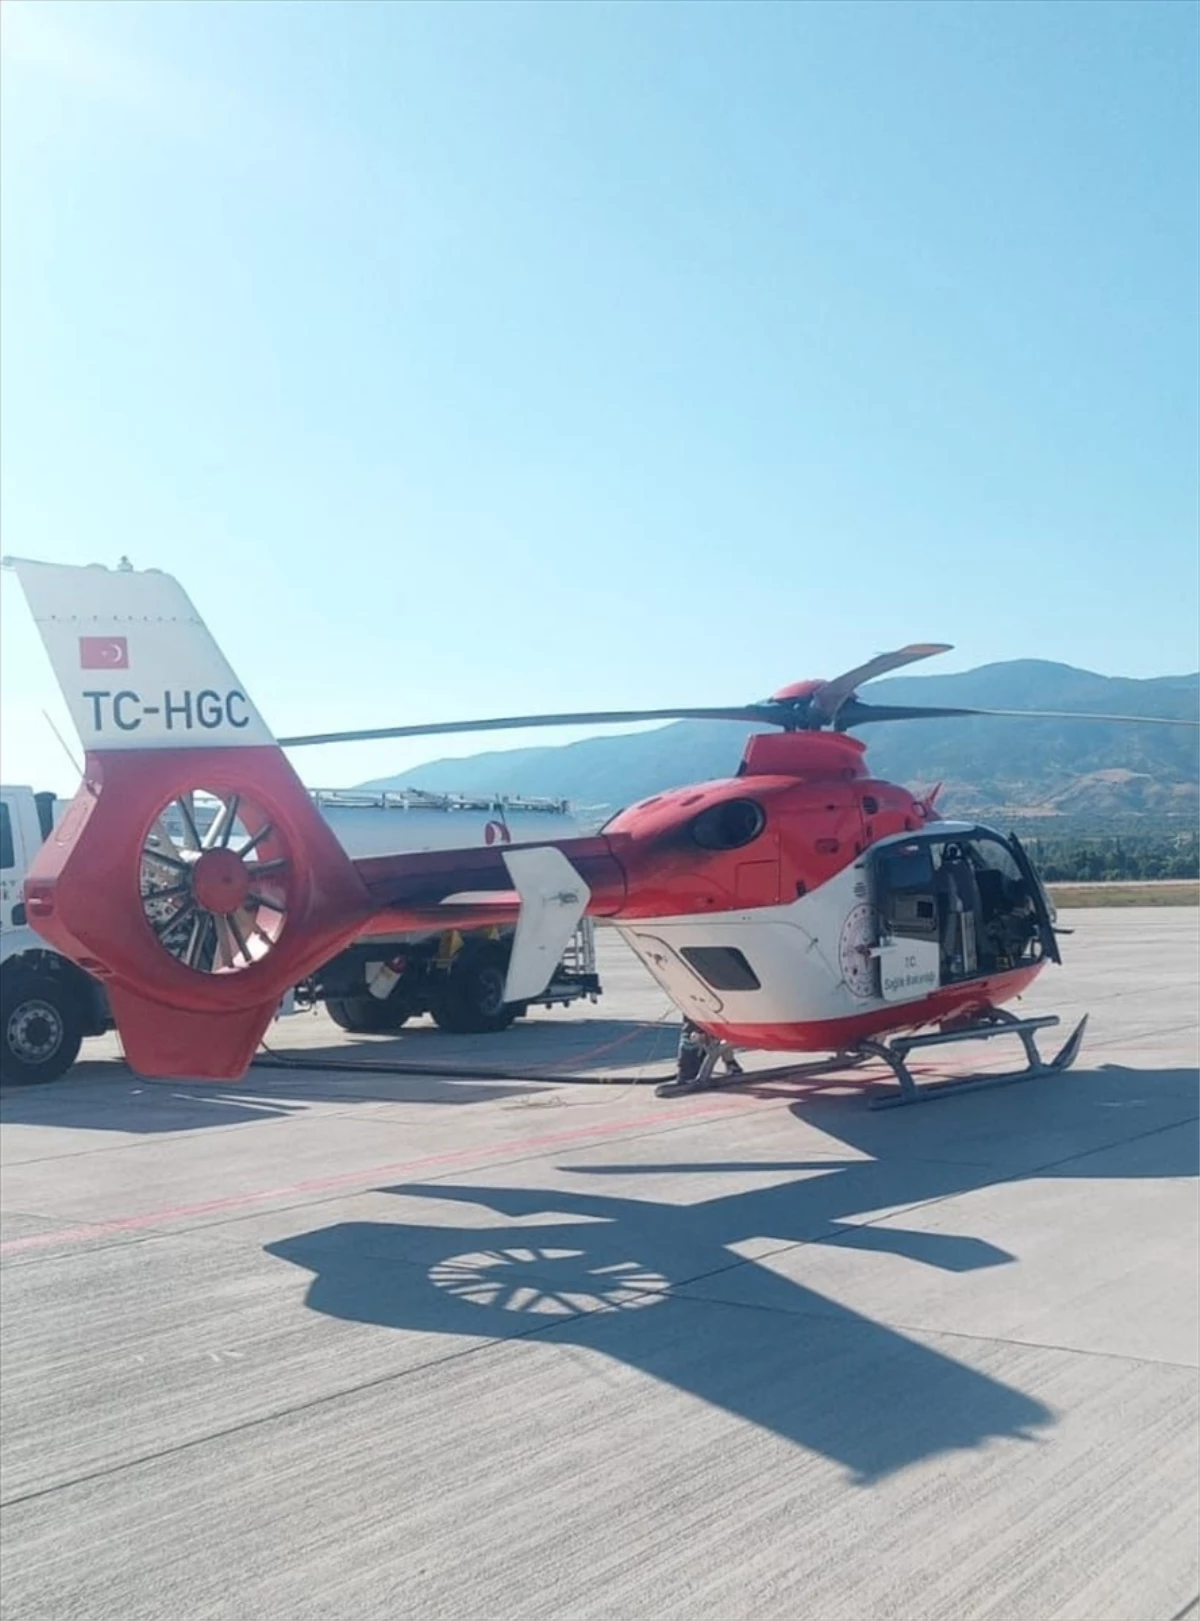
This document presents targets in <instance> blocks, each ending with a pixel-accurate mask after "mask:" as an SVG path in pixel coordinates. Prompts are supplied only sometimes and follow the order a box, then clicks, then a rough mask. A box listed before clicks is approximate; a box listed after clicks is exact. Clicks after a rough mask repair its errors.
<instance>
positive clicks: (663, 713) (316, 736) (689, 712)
mask: <svg viewBox="0 0 1200 1621" xmlns="http://www.w3.org/2000/svg"><path fill="white" fill-rule="evenodd" d="M643 720H735V721H747V722H749V723H750V724H751V725H762V724H766V725H769V726H780V725H783V724H784V722H783V721H782V720H781V718H780V715H779V711H778V710H777V709H774V708H770V707H768V706H767V705H764V704H743V705H741V706H740V707H734V708H731V709H603V710H594V711H593V710H589V711H584V712H582V713H580V714H577V715H504V716H501V717H498V718H497V719H495V720H442V721H435V722H433V723H432V724H430V725H426V726H376V727H372V728H369V729H368V730H365V731H357V732H314V733H311V734H310V735H309V736H306V737H281V738H280V739H279V743H280V746H281V747H282V748H285V749H303V748H309V747H311V746H312V745H314V744H317V743H371V742H375V741H377V740H378V739H380V738H386V737H445V736H449V735H451V734H453V733H455V732H517V731H521V730H523V729H524V728H525V727H527V726H528V727H532V726H623V725H625V724H626V723H627V722H634V721H643Z"/></svg>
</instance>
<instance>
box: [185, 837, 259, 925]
mask: <svg viewBox="0 0 1200 1621" xmlns="http://www.w3.org/2000/svg"><path fill="white" fill-rule="evenodd" d="M249 892H250V874H249V873H248V872H247V870H246V863H245V862H244V861H243V860H242V858H241V856H240V855H239V854H238V853H237V851H236V850H204V851H202V852H201V854H200V856H199V857H198V858H197V861H196V864H195V866H194V867H193V868H192V894H193V895H194V896H195V899H196V902H197V904H198V905H200V906H202V907H203V908H204V910H205V911H206V912H215V913H216V914H217V916H218V917H229V916H230V915H231V914H232V913H234V912H237V911H239V910H240V909H241V908H242V907H243V906H244V905H245V904H246V897H247V895H248V894H249Z"/></svg>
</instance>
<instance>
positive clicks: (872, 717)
mask: <svg viewBox="0 0 1200 1621" xmlns="http://www.w3.org/2000/svg"><path fill="white" fill-rule="evenodd" d="M971 715H984V716H988V717H993V718H997V719H1001V720H1099V721H1111V722H1114V723H1117V724H1120V725H1129V726H1190V727H1192V728H1193V730H1195V729H1197V728H1200V720H1175V719H1173V718H1171V717H1169V716H1166V715H1105V714H1097V713H1096V711H1095V710H1079V709H1074V710H1071V709H950V708H943V707H941V706H937V705H934V706H930V707H926V706H923V705H920V704H868V703H864V702H863V701H862V699H861V698H854V699H851V700H850V701H849V702H847V703H845V704H843V706H842V708H841V711H840V713H839V714H838V717H837V728H838V730H839V731H840V732H844V731H847V730H849V728H850V727H851V726H868V725H871V724H872V723H873V722H874V721H881V720H938V719H946V718H951V719H953V718H956V717H958V716H971Z"/></svg>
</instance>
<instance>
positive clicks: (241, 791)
mask: <svg viewBox="0 0 1200 1621" xmlns="http://www.w3.org/2000/svg"><path fill="white" fill-rule="evenodd" d="M5 563H6V566H8V567H11V568H12V569H14V570H15V572H16V574H17V576H18V578H19V580H20V583H21V585H22V588H23V590H24V593H25V596H26V598H27V600H28V602H29V605H30V608H31V610H32V613H33V617H34V619H35V622H36V623H37V626H38V629H39V631H40V633H41V636H42V639H43V642H44V644H45V646H46V649H47V652H48V654H49V657H50V660H51V663H52V665H53V668H54V670H55V674H56V677H57V679H58V681H59V684H60V686H61V688H62V691H63V695H64V697H65V699H66V702H67V704H68V707H69V709H70V711H71V714H72V718H73V720H74V723H75V725H76V728H77V730H78V731H79V734H80V738H81V740H82V742H83V744H84V748H85V751H86V752H85V764H84V771H83V781H82V783H81V785H80V787H79V789H78V791H77V793H76V795H75V798H74V800H73V801H72V803H71V805H70V806H69V807H68V809H67V811H66V813H65V815H64V817H63V819H62V821H61V822H60V824H59V826H58V827H57V829H56V830H55V832H54V833H53V835H52V836H51V837H50V838H49V839H47V841H46V843H45V844H44V845H43V847H42V849H41V851H40V853H39V855H38V858H37V860H36V861H35V863H34V865H33V867H32V868H31V871H30V873H29V876H28V878H27V880H26V885H25V903H26V909H27V914H28V917H29V921H30V923H31V924H32V926H33V927H34V928H35V929H36V930H37V931H38V932H39V933H40V934H41V935H42V936H43V937H44V938H45V939H46V940H47V941H48V942H49V943H50V944H51V945H52V946H53V947H54V949H55V950H57V951H58V952H60V953H61V954H62V955H63V956H65V957H67V958H69V959H70V960H72V961H73V962H75V963H76V964H77V965H78V966H79V967H81V968H83V969H84V970H86V971H87V972H88V973H90V974H92V975H93V976H95V977H97V978H99V979H100V980H101V981H102V982H103V983H104V985H105V987H106V990H107V992H108V997H109V1002H110V1005H111V1007H112V1011H113V1015H114V1018H115V1021H116V1024H117V1027H118V1030H119V1032H120V1035H121V1038H122V1041H123V1045H124V1048H125V1054H126V1057H127V1060H128V1061H129V1063H130V1065H131V1066H132V1068H133V1069H134V1070H135V1071H137V1072H139V1073H141V1074H143V1075H147V1076H158V1077H163V1078H187V1077H190V1078H198V1079H213V1080H231V1079H238V1078H240V1077H242V1076H243V1075H244V1074H245V1073H246V1071H247V1069H248V1067H249V1065H250V1063H251V1060H252V1059H253V1057H254V1054H255V1052H256V1050H257V1049H258V1046H259V1043H260V1041H261V1039H262V1037H263V1035H264V1033H265V1031H266V1029H267V1026H268V1025H269V1023H270V1021H271V1019H272V1017H273V1016H274V1015H275V1012H276V1010H277V1008H278V1006H279V1003H280V1001H281V998H282V997H283V996H284V995H285V994H286V992H287V991H288V990H289V989H290V987H292V986H294V985H296V984H297V983H299V982H300V981H301V980H303V979H304V978H305V976H306V975H308V974H310V973H312V972H314V971H315V970H316V969H317V968H319V967H320V966H321V965H322V964H323V963H325V962H327V961H328V960H329V959H330V958H331V957H333V956H334V955H335V954H336V953H337V952H338V951H339V950H341V949H342V948H343V947H344V946H345V945H347V944H348V943H349V942H350V941H352V940H362V939H364V938H369V937H373V936H379V937H386V936H394V935H395V934H397V933H404V932H410V931H411V932H415V931H419V930H424V929H428V930H431V931H432V930H443V929H463V930H467V929H480V928H485V927H492V926H498V925H502V926H508V927H512V926H513V925H514V924H515V935H514V942H513V950H512V955H511V958H510V961H509V965H508V976H507V980H506V984H505V999H506V1001H509V1002H517V1001H521V1000H529V999H532V998H534V997H535V996H536V995H537V994H538V992H539V991H540V990H542V989H544V986H545V983H546V981H547V979H548V977H549V974H550V972H551V971H552V968H553V965H554V964H555V963H556V962H557V960H558V957H559V954H560V952H561V950H562V948H563V946H564V945H565V943H566V941H567V940H568V939H569V938H570V936H571V934H572V933H573V931H574V930H575V928H576V927H577V926H578V924H579V921H580V920H581V918H583V917H584V916H585V915H587V916H590V917H592V918H594V919H596V920H597V921H598V922H600V923H603V924H608V925H611V926H613V927H615V928H616V929H617V930H618V931H619V933H620V934H621V936H622V937H623V938H624V940H625V941H626V942H627V944H628V945H629V946H630V947H631V948H632V950H633V951H634V952H635V954H636V955H637V956H638V958H639V959H640V960H641V962H642V963H643V964H644V965H645V966H646V968H647V969H648V970H649V972H650V974H651V975H652V976H653V977H654V979H655V980H656V981H657V982H658V984H659V985H660V986H661V987H662V989H663V990H664V991H665V992H666V994H667V995H668V996H669V998H670V999H671V1001H672V1002H673V1003H674V1004H675V1006H676V1007H677V1008H678V1009H679V1011H680V1013H681V1015H682V1027H681V1036H680V1044H679V1054H678V1060H677V1066H676V1074H675V1076H674V1078H673V1079H672V1080H669V1081H666V1082H664V1083H663V1084H662V1085H660V1086H659V1088H658V1090H659V1093H660V1095H663V1096H671V1095H676V1094H679V1093H687V1092H690V1091H694V1090H698V1089H703V1088H706V1087H710V1086H715V1085H725V1084H737V1083H738V1082H739V1081H740V1080H741V1079H742V1068H741V1064H740V1062H739V1059H738V1054H739V1053H740V1052H745V1051H758V1052H767V1053H786V1054H789V1055H795V1054H801V1055H806V1054H812V1055H823V1056H820V1057H814V1059H813V1060H812V1061H811V1062H806V1063H804V1064H803V1065H800V1066H795V1067H796V1069H797V1072H798V1073H801V1072H802V1073H804V1074H806V1075H814V1076H821V1075H824V1074H837V1073H841V1072H843V1071H845V1072H853V1071H854V1070H855V1069H857V1068H860V1067H862V1066H864V1065H868V1064H871V1063H874V1064H876V1065H878V1063H880V1062H882V1063H884V1064H885V1065H886V1066H887V1067H888V1069H889V1070H890V1071H891V1074H892V1076H893V1077H894V1079H895V1081H896V1082H897V1087H896V1089H895V1090H894V1091H892V1092H891V1093H890V1094H889V1096H888V1097H886V1098H884V1099H883V1100H882V1101H885V1102H900V1103H906V1102H914V1101H918V1100H919V1099H923V1098H925V1097H927V1096H933V1095H938V1094H939V1092H940V1091H941V1090H948V1089H952V1088H958V1087H963V1086H971V1085H987V1084H997V1083H999V1082H1003V1081H1008V1080H1015V1079H1023V1078H1026V1077H1029V1076H1034V1075H1041V1074H1046V1073H1050V1072H1055V1071H1061V1070H1063V1069H1066V1068H1067V1067H1068V1066H1069V1065H1070V1064H1071V1063H1072V1062H1073V1061H1074V1059H1075V1057H1076V1056H1077V1054H1078V1052H1079V1049H1080V1045H1081V1042H1082V1039H1083V1035H1084V1027H1085V1025H1086V1022H1087V1021H1086V1016H1085V1018H1084V1019H1083V1020H1082V1021H1081V1022H1080V1024H1079V1025H1078V1026H1077V1027H1076V1028H1075V1030H1074V1031H1073V1032H1072V1033H1071V1035H1070V1037H1069V1038H1068V1040H1067V1042H1066V1044H1065V1045H1064V1046H1063V1047H1062V1049H1061V1050H1060V1051H1059V1052H1058V1054H1057V1055H1056V1056H1055V1057H1054V1058H1053V1059H1051V1060H1049V1061H1044V1060H1043V1059H1042V1058H1041V1056H1040V1054H1039V1052H1038V1049H1037V1044H1036V1038H1037V1035H1038V1032H1039V1031H1040V1030H1042V1029H1043V1028H1047V1027H1049V1026H1052V1025H1056V1024H1058V1022H1059V1021H1058V1019H1057V1017H1055V1016H1052V1015H1042V1016H1040V1017H1037V1018H1019V1017H1017V1016H1016V1015H1015V1014H1014V1013H1013V1012H1012V1011H1010V1010H1009V1009H1008V1007H1007V1004H1008V1003H1011V1002H1012V1001H1014V1000H1015V999H1017V998H1018V997H1020V996H1021V995H1022V994H1023V993H1024V992H1025V991H1026V990H1028V988H1029V987H1030V985H1031V984H1032V983H1033V981H1034V980H1035V979H1036V978H1037V976H1038V975H1039V974H1040V973H1041V972H1042V970H1043V969H1044V968H1045V967H1046V965H1047V964H1049V963H1058V962H1061V952H1060V948H1059V943H1058V941H1059V932H1060V931H1059V930H1058V928H1057V925H1056V918H1055V913H1054V908H1053V906H1052V904H1051V901H1050V899H1049V896H1048V894H1047V891H1046V889H1045V886H1044V885H1043V883H1042V881H1041V879H1040V877H1039V875H1038V873H1037V872H1036V870H1035V868H1034V865H1033V863H1032V862H1031V860H1030V858H1029V856H1028V854H1027V852H1026V851H1025V849H1024V847H1023V846H1022V844H1021V842H1020V840H1019V839H1018V838H1016V837H1015V836H1014V835H1005V834H1002V833H1000V832H998V831H996V830H994V829H992V828H989V827H986V826H984V825H982V824H976V823H971V822H955V821H948V820H944V819H943V818H942V817H941V816H940V815H939V812H938V810H937V806H936V793H929V794H926V795H925V796H924V797H918V796H917V795H915V794H914V793H912V792H911V791H910V790H909V789H907V788H904V787H900V786H898V785H897V784H895V783H890V782H886V781H883V780H881V779H879V778H876V777H875V776H873V775H872V774H871V772H870V770H869V768H868V765H867V761H866V749H865V745H864V744H863V743H862V742H861V741H860V740H859V739H858V738H856V737H854V736H852V735H851V733H852V731H853V730H854V729H855V728H857V727H859V726H864V725H868V724H876V723H883V722H898V721H904V720H912V719H918V718H929V717H937V716H944V717H952V716H978V715H1017V716H1019V717H1021V718H1024V719H1030V718H1047V717H1049V716H1054V717H1056V718H1070V719H1080V720H1096V721H1122V722H1127V723H1130V724H1138V725H1184V726H1191V727H1193V728H1194V727H1196V726H1197V725H1198V724H1200V722H1193V721H1190V720H1164V719H1158V718H1150V717H1142V716H1128V715H1119V716H1114V715H1096V714H1094V713H1086V714H1079V715H1066V714H1064V713H1063V712H1060V711H1027V710H1019V711H1009V710H981V709H966V708H947V707H937V706H932V707H921V706H913V705H903V706H898V705H888V704H879V703H874V702H870V701H867V700H864V699H863V698H862V697H860V696H859V692H858V689H859V687H860V686H862V685H864V684H865V683H867V682H868V681H870V680H873V679H874V678H875V677H877V676H881V675H885V674H887V673H889V672H891V671H893V670H897V669H901V668H904V667H905V666H908V665H911V664H913V663H916V662H919V661H921V660H924V659H927V658H930V657H933V656H934V655H936V654H940V653H944V652H947V651H949V647H948V645H947V644H945V643H914V644H911V645H909V646H906V647H903V648H900V649H898V650H896V651H894V652H889V653H884V654H880V655H878V656H877V657H874V658H872V659H870V660H868V661H866V662H865V663H863V664H861V665H858V666H857V667H855V668H854V669H851V670H848V671H846V672H845V673H844V674H842V675H839V676H837V677H835V678H833V679H831V680H823V681H820V680H812V681H804V682H797V683H793V684H792V685H790V686H786V687H784V688H782V689H781V690H780V691H779V692H777V693H775V694H774V696H772V697H771V698H769V699H767V700H764V701H762V702H757V703H750V704H735V705H730V706H726V707H703V708H661V709H645V710H622V711H615V710H614V711H590V712H584V713H574V714H556V715H549V714H545V715H521V716H507V717H499V718H492V719H483V720H468V721H444V722H439V723H434V724H428V725H402V726H394V727H383V728H373V729H365V730H364V729H359V730H353V731H342V732H326V733H319V734H310V735H307V736H294V737H282V738H276V737H274V736H273V735H272V733H271V732H270V730H269V729H268V727H267V725H266V723H265V722H264V721H263V719H262V717H261V715H260V714H259V712H258V710H257V709H256V708H255V706H254V704H253V702H252V701H251V699H250V698H249V697H248V695H247V694H246V692H245V690H244V688H243V687H242V686H241V684H240V683H239V681H238V679H237V677H236V675H235V674H234V672H233V670H232V668H231V667H230V665H229V664H228V662H227V660H226V659H225V656H224V654H223V653H222V652H221V650H220V648H219V647H218V646H217V644H216V642H215V640H214V638H213V637H212V635H211V633H210V632H209V630H208V628H207V626H206V625H205V623H204V621H203V619H202V618H201V617H200V615H199V613H198V612H197V611H196V609H195V608H194V606H193V605H192V603H191V601H190V599H189V597H188V596H187V594H186V592H185V591H184V589H183V587H182V586H181V585H180V583H179V582H178V581H177V580H175V579H174V578H173V577H172V576H171V575H169V574H166V573H162V572H160V571H158V570H155V569H147V570H140V571H139V570H132V569H130V568H129V567H128V566H127V565H125V564H124V561H123V563H122V566H121V567H120V568H119V569H117V570H108V569H106V568H102V567H99V566H88V567H81V566H69V565H61V564H53V563H43V562H34V561H29V560H23V559H6V560H5ZM654 720H664V721H665V720H728V721H738V722H743V723H746V724H747V725H749V726H751V727H756V728H759V729H758V730H754V731H752V732H751V734H750V735H749V737H748V739H747V742H746V745H745V751H744V754H743V756H742V760H741V764H740V765H739V766H738V768H737V771H736V773H735V775H734V776H733V777H731V778H729V779H727V780H722V781H716V782H706V783H697V784H693V785H688V786H684V787H679V788H675V789H673V790H671V791H669V792H665V793H661V794H655V795H652V796H651V797H649V798H647V799H644V800H641V801H640V802H639V803H637V804H634V805H631V806H629V807H627V808H626V809H623V810H622V811H620V812H619V813H618V814H617V815H615V816H614V817H612V818H611V819H610V820H609V821H608V822H606V823H605V824H604V826H603V827H602V828H601V829H600V831H599V832H597V833H595V834H594V835H590V836H583V837H572V838H565V839H557V840H551V841H544V842H540V843H537V844H524V845H522V844H504V843H499V844H495V845H490V846H482V847H474V848H462V849H454V850H433V851H420V852H409V853H397V854H394V855H374V856H370V857H367V858H362V859H358V860H352V859H351V858H350V857H349V856H348V855H347V854H346V853H345V851H344V850H343V849H342V847H341V845H340V844H339V843H338V841H337V839H336V837H335V836H334V834H333V832H332V831H331V830H330V828H329V826H328V825H327V823H326V822H325V821H324V820H323V819H322V817H321V816H320V814H319V813H318V811H317V809H316V808H315V807H314V805H313V802H312V800H311V798H310V796H309V794H308V792H307V790H306V789H305V788H304V786H303V784H302V783H301V781H300V779H299V777H298V776H297V774H296V772H295V770H294V769H293V767H292V765H291V763H290V762H289V760H288V758H287V756H286V754H285V753H284V750H285V749H286V748H295V747H301V746H306V747H307V746H313V745H317V744H333V743H343V742H351V741H365V740H379V739H384V738H398V737H428V736H438V735H445V734H448V733H461V732H483V731H503V730H514V729H524V728H528V727H535V726H554V725H559V726H561V725H572V726H587V725H594V724H616V723H626V722H628V723H632V722H641V721H654ZM197 796H203V797H204V798H205V799H206V800H207V801H208V802H209V803H210V804H215V806H216V810H215V814H213V815H212V817H211V820H209V821H208V823H207V825H206V827H205V828H204V831H203V832H201V830H200V826H199V824H198V821H197V818H196V816H195V812H194V807H195V803H196V799H197ZM1006 1034H1007V1035H1012V1036H1014V1037H1016V1038H1018V1039H1019V1040H1020V1042H1021V1043H1022V1045H1023V1048H1024V1052H1025V1059H1026V1065H1025V1068H1024V1069H1023V1070H1020V1071H1018V1072H1016V1073H1015V1074H1013V1075H1004V1076H995V1075H985V1076H982V1077H980V1076H975V1077H971V1076H965V1077H960V1078H956V1079H950V1080H943V1081H937V1082H933V1083H922V1084H920V1085H918V1083H917V1081H916V1079H915V1077H914V1075H913V1073H912V1070H911V1068H910V1065H909V1063H908V1058H909V1054H910V1053H911V1051H912V1050H913V1049H914V1048H915V1047H918V1046H929V1045H934V1046H938V1045H947V1044H956V1043H959V1042H964V1041H976V1040H980V1039H985V1040H986V1039H989V1038H991V1037H993V1036H997V1035H1006Z"/></svg>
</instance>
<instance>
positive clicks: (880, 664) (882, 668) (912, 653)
mask: <svg viewBox="0 0 1200 1621" xmlns="http://www.w3.org/2000/svg"><path fill="white" fill-rule="evenodd" d="M951 651H952V647H951V644H950V643H949V642H910V643H909V645H908V646H907V647H900V648H897V649H896V651H895V652H894V653H878V654H876V656H875V657H874V658H873V659H868V661H867V662H866V664H860V665H859V666H858V668H857V669H854V670H847V671H846V672H845V673H844V674H843V675H835V676H834V678H833V680H832V681H823V682H822V683H821V685H820V686H819V687H818V688H817V690H816V691H815V692H814V693H813V695H812V702H813V707H814V708H815V709H817V710H818V711H819V712H820V713H821V714H822V715H824V716H825V718H826V719H827V720H832V719H833V718H834V716H835V715H836V714H837V712H838V710H839V709H841V707H842V706H843V704H845V703H846V702H847V700H848V699H850V698H852V697H853V696H854V692H855V689H856V688H858V687H861V686H862V685H863V683H864V682H866V681H874V679H875V678H876V676H880V675H887V674H888V672H889V671H891V670H902V669H903V668H904V666H905V665H906V664H916V663H918V662H919V661H920V660H921V659H931V658H934V657H935V656H936V655H937V654H938V653H949V652H951Z"/></svg>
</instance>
